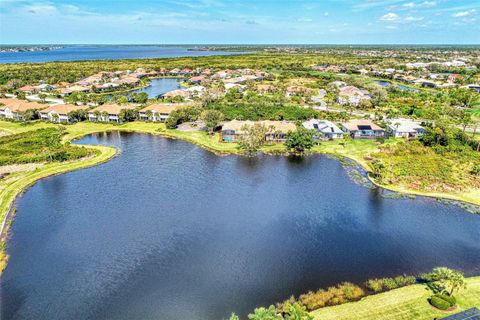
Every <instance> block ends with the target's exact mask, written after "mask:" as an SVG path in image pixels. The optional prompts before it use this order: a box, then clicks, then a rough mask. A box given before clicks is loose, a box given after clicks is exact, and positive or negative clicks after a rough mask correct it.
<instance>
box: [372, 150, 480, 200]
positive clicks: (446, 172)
mask: <svg viewBox="0 0 480 320" xmlns="http://www.w3.org/2000/svg"><path fill="white" fill-rule="evenodd" d="M379 148H380V152H376V153H374V154H372V157H373V158H374V160H373V161H372V162H371V166H372V171H373V175H374V178H375V179H376V180H377V181H378V182H380V183H381V184H382V185H402V186H404V187H406V188H408V189H413V190H419V191H426V192H454V191H461V190H467V189H470V188H479V187H480V176H479V175H476V174H472V169H473V168H474V167H475V166H476V165H478V164H480V157H478V154H477V153H476V152H475V151H473V150H472V149H469V148H468V147H467V148H465V150H464V151H463V152H461V153H460V152H453V151H450V150H448V149H446V148H438V149H437V150H435V149H433V148H429V147H425V146H424V145H422V144H421V143H420V142H419V141H410V142H399V143H397V144H385V145H381V146H380V147H379Z"/></svg>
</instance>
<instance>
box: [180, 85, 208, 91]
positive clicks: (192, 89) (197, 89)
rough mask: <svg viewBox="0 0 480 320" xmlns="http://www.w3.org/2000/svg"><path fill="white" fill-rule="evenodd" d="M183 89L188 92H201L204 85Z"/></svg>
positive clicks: (203, 89)
mask: <svg viewBox="0 0 480 320" xmlns="http://www.w3.org/2000/svg"><path fill="white" fill-rule="evenodd" d="M185 91H190V92H193V91H198V92H203V91H205V87H203V86H193V87H189V88H187V89H185Z"/></svg>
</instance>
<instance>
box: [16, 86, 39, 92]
mask: <svg viewBox="0 0 480 320" xmlns="http://www.w3.org/2000/svg"><path fill="white" fill-rule="evenodd" d="M17 90H18V91H21V92H24V93H36V92H38V89H37V88H35V87H34V86H23V87H20V88H18V89H17Z"/></svg>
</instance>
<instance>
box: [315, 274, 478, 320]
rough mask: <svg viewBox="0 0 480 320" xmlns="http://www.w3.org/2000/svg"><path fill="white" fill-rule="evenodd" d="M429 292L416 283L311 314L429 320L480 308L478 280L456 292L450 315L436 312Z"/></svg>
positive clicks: (329, 318) (323, 319) (343, 319)
mask: <svg viewBox="0 0 480 320" xmlns="http://www.w3.org/2000/svg"><path fill="white" fill-rule="evenodd" d="M431 295H432V292H431V291H430V290H429V289H428V288H427V287H426V286H425V285H422V284H415V285H412V286H407V287H403V288H399V289H395V290H392V291H388V292H385V293H380V294H377V295H373V296H368V297H366V298H363V299H362V300H360V301H357V302H351V303H346V304H343V305H339V306H334V307H326V308H322V309H319V310H316V311H313V312H312V313H311V314H312V315H313V316H314V318H315V320H333V319H335V320H347V319H352V320H353V319H358V320H360V319H368V320H377V319H378V320H380V319H382V320H383V319H388V320H412V319H415V320H427V319H428V320H432V319H435V318H442V317H446V316H447V315H449V314H453V313H456V312H459V311H462V310H465V309H469V308H471V307H480V277H473V278H467V289H464V290H462V291H460V292H459V293H457V294H456V295H455V296H456V298H457V304H458V308H457V309H456V310H454V311H451V312H444V311H440V310H437V309H435V308H433V307H432V306H430V304H429V303H428V301H427V299H428V297H430V296H431Z"/></svg>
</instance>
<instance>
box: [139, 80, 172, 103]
mask: <svg viewBox="0 0 480 320" xmlns="http://www.w3.org/2000/svg"><path fill="white" fill-rule="evenodd" d="M180 82H181V79H178V78H156V79H151V80H150V85H149V86H148V87H145V88H141V89H137V90H132V91H130V92H146V93H147V94H148V98H149V99H155V98H158V97H159V96H160V95H162V94H164V93H166V92H168V91H172V90H177V89H180V88H181V86H180Z"/></svg>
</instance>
